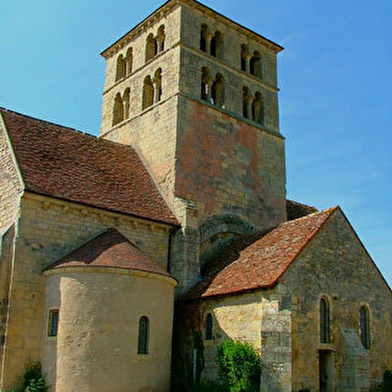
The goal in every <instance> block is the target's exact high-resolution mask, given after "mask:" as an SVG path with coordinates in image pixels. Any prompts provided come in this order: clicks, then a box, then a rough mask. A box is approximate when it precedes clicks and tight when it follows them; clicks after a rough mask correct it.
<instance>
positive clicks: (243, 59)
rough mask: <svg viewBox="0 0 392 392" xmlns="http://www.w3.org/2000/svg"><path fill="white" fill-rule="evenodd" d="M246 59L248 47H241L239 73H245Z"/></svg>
mask: <svg viewBox="0 0 392 392" xmlns="http://www.w3.org/2000/svg"><path fill="white" fill-rule="evenodd" d="M247 57H248V47H247V46H246V45H242V46H241V71H244V72H246V62H247Z"/></svg>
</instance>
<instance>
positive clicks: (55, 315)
mask: <svg viewBox="0 0 392 392" xmlns="http://www.w3.org/2000/svg"><path fill="white" fill-rule="evenodd" d="M58 328H59V310H58V309H52V310H50V311H49V320H48V336H49V337H50V338H54V337H56V336H57V331H58Z"/></svg>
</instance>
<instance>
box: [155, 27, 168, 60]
mask: <svg viewBox="0 0 392 392" xmlns="http://www.w3.org/2000/svg"><path fill="white" fill-rule="evenodd" d="M165 38H166V35H165V25H161V26H159V29H158V34H157V38H156V41H157V45H158V51H157V53H161V52H163V51H164V50H165ZM157 53H156V54H157Z"/></svg>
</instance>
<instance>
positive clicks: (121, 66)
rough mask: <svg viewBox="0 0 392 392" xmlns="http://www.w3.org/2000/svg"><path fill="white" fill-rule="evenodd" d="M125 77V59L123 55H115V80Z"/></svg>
mask: <svg viewBox="0 0 392 392" xmlns="http://www.w3.org/2000/svg"><path fill="white" fill-rule="evenodd" d="M122 78H125V59H124V58H123V55H122V54H120V56H118V57H117V68H116V81H117V80H120V79H122Z"/></svg>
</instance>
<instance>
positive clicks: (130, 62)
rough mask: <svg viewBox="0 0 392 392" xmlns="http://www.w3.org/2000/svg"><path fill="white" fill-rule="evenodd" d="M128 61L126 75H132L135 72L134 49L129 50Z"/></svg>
mask: <svg viewBox="0 0 392 392" xmlns="http://www.w3.org/2000/svg"><path fill="white" fill-rule="evenodd" d="M125 59H126V74H127V75H130V74H131V73H132V71H133V51H132V48H129V49H128V50H127V55H126V57H125Z"/></svg>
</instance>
